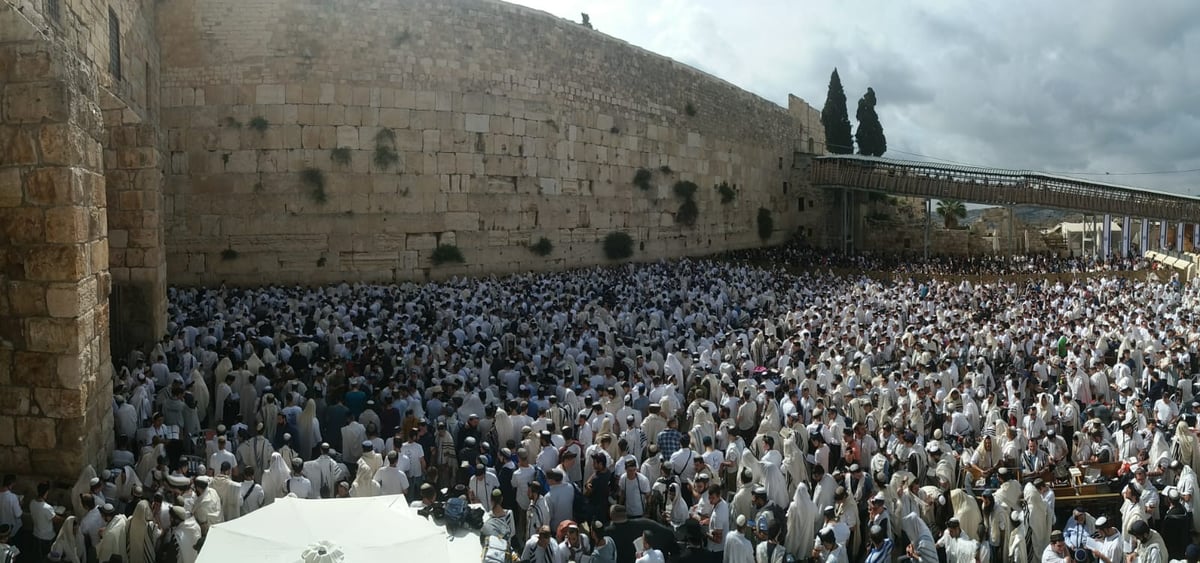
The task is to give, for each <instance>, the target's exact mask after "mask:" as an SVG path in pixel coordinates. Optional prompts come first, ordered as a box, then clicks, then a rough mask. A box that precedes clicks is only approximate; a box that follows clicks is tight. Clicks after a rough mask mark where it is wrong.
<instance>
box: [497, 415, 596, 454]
mask: <svg viewBox="0 0 1200 563" xmlns="http://www.w3.org/2000/svg"><path fill="white" fill-rule="evenodd" d="M494 428H495V429H496V440H497V441H499V442H500V443H499V444H497V445H496V447H497V448H505V447H508V446H507V445H506V444H508V441H509V440H515V439H516V434H515V429H514V428H513V423H512V419H511V418H509V416H508V413H507V412H505V411H504V409H496V423H495V426H494ZM580 462H581V463H582V460H581V461H580Z"/></svg>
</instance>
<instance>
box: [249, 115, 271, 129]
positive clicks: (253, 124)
mask: <svg viewBox="0 0 1200 563" xmlns="http://www.w3.org/2000/svg"><path fill="white" fill-rule="evenodd" d="M247 125H249V126H250V128H251V129H253V130H255V131H258V132H259V133H264V132H266V130H267V129H270V127H271V122H270V121H267V118H265V117H262V116H258V117H255V118H254V119H251V120H250V123H248V124H247Z"/></svg>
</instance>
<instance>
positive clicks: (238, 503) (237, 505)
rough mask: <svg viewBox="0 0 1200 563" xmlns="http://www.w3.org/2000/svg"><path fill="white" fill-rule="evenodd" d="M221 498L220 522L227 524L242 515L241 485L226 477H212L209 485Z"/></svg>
mask: <svg viewBox="0 0 1200 563" xmlns="http://www.w3.org/2000/svg"><path fill="white" fill-rule="evenodd" d="M209 487H212V489H213V490H214V491H216V492H217V496H218V497H220V498H221V521H222V522H228V521H230V520H233V519H234V518H237V517H239V516H241V515H242V495H241V489H242V487H241V483H239V482H237V481H234V480H232V479H230V478H229V476H228V475H217V476H216V477H213V479H212V484H210V485H209Z"/></svg>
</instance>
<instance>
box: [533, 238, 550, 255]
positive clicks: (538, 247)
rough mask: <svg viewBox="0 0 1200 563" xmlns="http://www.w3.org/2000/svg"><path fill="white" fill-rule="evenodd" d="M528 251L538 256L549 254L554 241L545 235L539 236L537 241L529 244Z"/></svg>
mask: <svg viewBox="0 0 1200 563" xmlns="http://www.w3.org/2000/svg"><path fill="white" fill-rule="evenodd" d="M529 251H530V252H532V253H534V254H537V255H538V256H549V255H550V253H551V252H553V251H554V243H552V242H550V239H548V238H546V237H542V238H539V239H538V240H537V242H535V243H533V244H531V245H529Z"/></svg>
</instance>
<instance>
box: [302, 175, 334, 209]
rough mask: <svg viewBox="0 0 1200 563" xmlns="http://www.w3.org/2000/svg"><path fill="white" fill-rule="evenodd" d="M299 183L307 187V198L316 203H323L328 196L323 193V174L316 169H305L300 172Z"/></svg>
mask: <svg viewBox="0 0 1200 563" xmlns="http://www.w3.org/2000/svg"><path fill="white" fill-rule="evenodd" d="M300 181H301V182H304V185H305V186H308V197H309V198H310V199H312V200H313V201H314V202H316V203H325V201H326V200H328V199H329V196H328V195H327V194H326V193H325V173H324V172H321V171H320V170H319V169H317V168H305V169H304V170H303V171H301V172H300Z"/></svg>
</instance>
